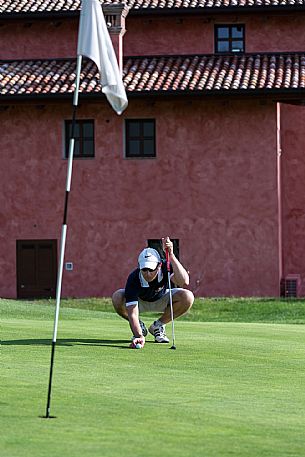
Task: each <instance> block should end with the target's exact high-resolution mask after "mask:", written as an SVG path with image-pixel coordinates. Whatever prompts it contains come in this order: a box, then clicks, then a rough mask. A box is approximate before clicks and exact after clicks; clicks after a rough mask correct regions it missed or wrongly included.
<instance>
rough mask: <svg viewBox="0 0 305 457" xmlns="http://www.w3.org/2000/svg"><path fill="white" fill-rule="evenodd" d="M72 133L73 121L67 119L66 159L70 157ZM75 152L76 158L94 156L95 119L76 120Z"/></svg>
mask: <svg viewBox="0 0 305 457" xmlns="http://www.w3.org/2000/svg"><path fill="white" fill-rule="evenodd" d="M71 135H72V121H65V137H66V141H65V159H67V158H68V157H69V144H70V137H71ZM74 138H75V143H74V154H73V156H74V157H75V158H78V159H81V158H88V157H94V121H93V120H81V121H76V122H75V132H74Z"/></svg>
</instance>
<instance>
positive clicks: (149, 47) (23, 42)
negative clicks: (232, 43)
mask: <svg viewBox="0 0 305 457" xmlns="http://www.w3.org/2000/svg"><path fill="white" fill-rule="evenodd" d="M223 23H225V24H228V23H229V24H230V23H232V24H235V23H236V24H240V23H241V24H245V26H246V52H249V53H251V52H291V51H304V42H305V13H301V12H298V13H295V14H291V15H288V16H287V15H265V14H261V15H259V14H254V15H223V16H222V15H215V16H212V15H211V16H203V15H200V14H198V15H196V16H185V17H180V16H179V17H170V16H168V17H158V16H151V17H140V16H137V17H135V16H127V19H126V29H127V32H126V34H125V36H124V40H123V52H124V55H125V56H128V55H130V56H131V55H158V54H160V55H163V54H197V53H198V54H204V53H213V52H214V25H215V24H223ZM77 29H78V19H77V18H73V19H65V20H62V21H60V20H54V21H50V20H43V21H42V20H39V21H31V22H27V23H25V22H24V21H13V22H8V21H7V22H6V23H4V24H3V25H2V27H1V41H2V43H7V44H8V43H9V46H8V45H6V46H1V49H0V58H1V59H17V58H18V59H20V58H22V59H34V58H35V59H40V58H52V57H54V58H60V57H74V56H75V54H76V47H77ZM12 36H13V37H14V39H13V40H12Z"/></svg>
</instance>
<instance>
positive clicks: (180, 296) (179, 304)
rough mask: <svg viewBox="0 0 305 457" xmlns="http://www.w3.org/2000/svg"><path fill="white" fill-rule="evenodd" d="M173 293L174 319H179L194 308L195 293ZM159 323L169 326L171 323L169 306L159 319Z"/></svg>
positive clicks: (180, 290) (188, 291) (178, 291)
mask: <svg viewBox="0 0 305 457" xmlns="http://www.w3.org/2000/svg"><path fill="white" fill-rule="evenodd" d="M173 292H174V293H173V296H172V298H173V313H174V319H177V317H179V316H182V315H183V314H185V313H187V311H188V310H189V309H190V308H191V307H192V305H193V302H194V295H193V292H191V291H190V290H187V289H178V290H175V289H174V290H173ZM159 321H160V322H162V324H168V323H169V322H170V321H171V310H170V306H169V305H168V306H167V307H166V308H165V310H164V313H163V314H162V316H160V317H159Z"/></svg>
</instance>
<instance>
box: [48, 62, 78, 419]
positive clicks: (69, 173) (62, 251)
mask: <svg viewBox="0 0 305 457" xmlns="http://www.w3.org/2000/svg"><path fill="white" fill-rule="evenodd" d="M81 66H82V56H81V55H78V56H77V64H76V84H75V90H74V96H73V115H72V128H71V137H70V143H69V158H68V167H67V179H66V193H65V207H64V216H63V224H62V230H61V242H60V256H59V263H58V274H57V285H56V308H55V318H54V328H53V339H52V349H51V363H50V375H49V387H48V399H47V406H46V415H45V416H44V417H45V418H46V419H49V418H52V417H55V416H50V409H51V393H52V379H53V366H54V357H55V347H56V338H57V328H58V319H59V309H60V299H61V286H62V275H63V268H64V258H65V246H66V238H67V217H68V203H69V194H70V190H71V179H72V166H73V154H74V143H75V124H76V111H77V106H78V94H79V83H80V71H81Z"/></svg>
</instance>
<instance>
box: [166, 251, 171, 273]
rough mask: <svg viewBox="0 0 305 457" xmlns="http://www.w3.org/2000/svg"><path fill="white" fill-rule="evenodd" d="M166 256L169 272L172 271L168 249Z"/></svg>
mask: <svg viewBox="0 0 305 457" xmlns="http://www.w3.org/2000/svg"><path fill="white" fill-rule="evenodd" d="M165 255H166V266H167V271H169V272H170V271H171V264H170V260H169V252H168V249H165Z"/></svg>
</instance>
